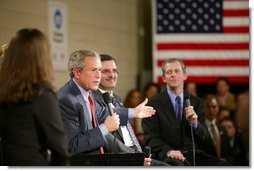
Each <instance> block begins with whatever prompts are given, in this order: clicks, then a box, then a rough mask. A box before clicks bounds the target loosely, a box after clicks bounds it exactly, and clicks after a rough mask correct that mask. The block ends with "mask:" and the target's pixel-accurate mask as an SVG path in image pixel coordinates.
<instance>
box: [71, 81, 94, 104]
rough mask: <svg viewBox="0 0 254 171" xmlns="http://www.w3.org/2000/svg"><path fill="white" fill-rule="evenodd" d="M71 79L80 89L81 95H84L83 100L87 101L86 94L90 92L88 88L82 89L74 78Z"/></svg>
mask: <svg viewBox="0 0 254 171" xmlns="http://www.w3.org/2000/svg"><path fill="white" fill-rule="evenodd" d="M73 81H74V83H75V84H76V85H77V87H78V89H79V90H80V92H81V94H82V96H83V97H84V100H85V101H86V102H88V96H89V94H90V93H91V91H90V90H88V91H87V90H84V89H83V88H82V87H80V86H79V85H78V83H77V82H76V81H75V79H73Z"/></svg>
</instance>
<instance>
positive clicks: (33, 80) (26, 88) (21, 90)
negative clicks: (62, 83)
mask: <svg viewBox="0 0 254 171" xmlns="http://www.w3.org/2000/svg"><path fill="white" fill-rule="evenodd" d="M52 75H53V71H52V63H51V57H50V47H49V42H48V39H47V38H46V36H45V35H44V34H43V33H42V32H41V31H39V30H37V29H34V28H25V29H21V30H19V31H18V32H17V33H16V34H15V35H14V37H13V38H12V39H11V41H10V43H9V45H8V48H7V50H6V51H5V54H4V61H3V64H2V67H1V70H0V82H1V83H0V86H1V88H0V102H3V103H9V104H10V103H17V102H19V101H29V100H31V98H32V97H33V96H34V95H39V94H40V93H41V90H42V87H41V85H42V84H45V83H46V84H49V85H51V82H52V80H53V76H52ZM51 86H52V85H51Z"/></svg>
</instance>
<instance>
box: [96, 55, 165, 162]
mask: <svg viewBox="0 0 254 171" xmlns="http://www.w3.org/2000/svg"><path fill="white" fill-rule="evenodd" d="M100 57H101V63H102V69H101V73H102V76H101V82H100V85H99V89H98V90H95V91H93V95H94V99H95V101H96V102H97V104H99V106H101V107H100V109H103V108H107V104H106V103H105V102H104V99H103V93H106V92H108V93H109V94H110V96H111V100H112V108H115V109H118V108H123V103H122V100H121V98H120V97H119V96H117V95H116V94H115V93H114V92H113V89H114V88H115V87H116V84H117V81H118V69H117V64H116V61H115V59H114V58H113V57H111V56H109V55H107V54H102V55H100ZM126 110H127V112H130V113H131V112H132V111H131V110H130V109H126ZM100 113H101V112H100V111H97V114H98V115H100ZM112 134H113V135H114V136H115V138H116V139H117V140H119V141H118V142H115V143H114V144H113V147H112V149H115V150H117V151H114V152H115V153H121V152H128V153H140V152H142V148H141V146H140V144H139V142H138V140H137V137H136V136H135V133H134V130H133V129H132V127H131V124H130V123H129V122H128V123H127V125H123V126H120V127H119V129H118V130H117V131H115V132H114V133H112ZM149 158H150V157H149ZM144 165H147V163H146V162H145V163H144ZM151 165H154V166H167V164H166V163H162V162H159V161H155V160H152V163H151Z"/></svg>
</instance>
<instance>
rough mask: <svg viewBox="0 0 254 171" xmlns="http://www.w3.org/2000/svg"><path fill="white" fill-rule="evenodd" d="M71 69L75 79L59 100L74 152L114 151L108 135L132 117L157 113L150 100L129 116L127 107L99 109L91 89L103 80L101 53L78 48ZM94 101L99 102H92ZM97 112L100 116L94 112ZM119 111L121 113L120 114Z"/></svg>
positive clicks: (66, 86)
mask: <svg viewBox="0 0 254 171" xmlns="http://www.w3.org/2000/svg"><path fill="white" fill-rule="evenodd" d="M68 70H69V73H70V76H71V79H70V80H69V81H68V82H67V83H66V84H65V85H63V86H62V87H61V88H60V89H59V92H58V102H59V106H60V109H61V113H62V118H63V124H64V128H65V132H66V134H67V137H68V139H69V149H70V152H71V153H72V154H80V153H82V154H99V153H104V152H108V151H110V150H111V149H110V146H109V144H108V140H107V138H108V136H110V135H111V134H110V132H113V131H115V130H117V129H118V127H119V125H126V124H127V121H128V119H130V118H132V117H137V118H144V117H150V116H151V115H153V114H154V113H155V111H154V110H153V108H151V107H149V106H145V104H146V102H144V103H142V104H140V107H139V108H135V109H134V113H133V115H129V114H128V113H127V112H124V111H126V109H120V108H119V109H117V110H115V113H114V114H112V116H109V115H108V113H106V111H105V110H104V112H101V113H100V114H98V113H97V112H94V111H93V109H94V108H95V109H98V107H96V103H92V102H91V101H93V97H92V94H91V90H97V89H98V86H99V83H100V79H101V61H100V56H99V55H98V54H97V53H96V52H93V51H90V50H78V51H75V52H73V53H72V54H71V56H70V59H69V63H68ZM91 104H95V106H94V105H91ZM93 113H96V116H94V115H93ZM118 114H119V115H118Z"/></svg>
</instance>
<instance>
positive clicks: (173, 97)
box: [167, 89, 183, 103]
mask: <svg viewBox="0 0 254 171" xmlns="http://www.w3.org/2000/svg"><path fill="white" fill-rule="evenodd" d="M167 92H168V95H169V97H170V99H171V101H172V102H174V101H175V99H176V96H179V97H180V98H181V102H182V103H183V92H182V93H181V94H179V95H176V94H175V93H174V92H172V91H171V90H169V89H167Z"/></svg>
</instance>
